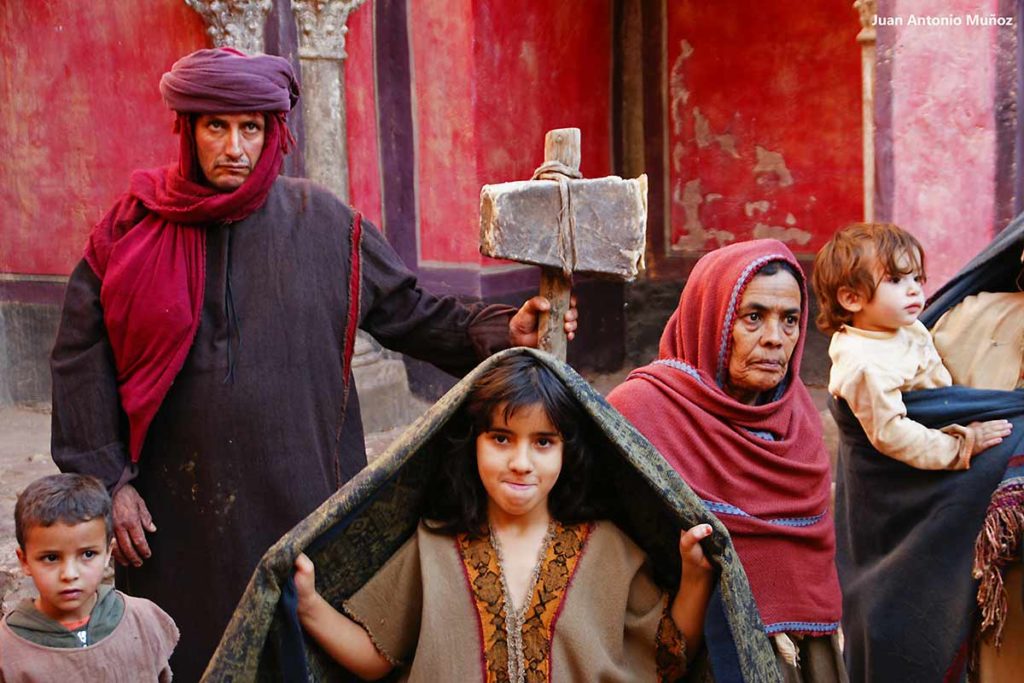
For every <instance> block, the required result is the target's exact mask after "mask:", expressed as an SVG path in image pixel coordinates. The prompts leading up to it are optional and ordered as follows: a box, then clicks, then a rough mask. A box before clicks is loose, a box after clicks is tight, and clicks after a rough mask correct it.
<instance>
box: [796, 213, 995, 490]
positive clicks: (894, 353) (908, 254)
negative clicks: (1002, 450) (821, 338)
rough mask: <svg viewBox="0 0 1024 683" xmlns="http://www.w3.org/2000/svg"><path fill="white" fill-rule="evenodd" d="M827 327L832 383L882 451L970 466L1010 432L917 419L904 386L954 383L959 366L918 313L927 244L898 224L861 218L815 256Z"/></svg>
mask: <svg viewBox="0 0 1024 683" xmlns="http://www.w3.org/2000/svg"><path fill="white" fill-rule="evenodd" d="M812 279H813V283H814V290H815V292H816V294H817V297H818V304H819V306H820V308H821V311H820V313H819V314H818V318H817V321H816V322H817V324H818V328H819V329H821V331H822V332H825V333H832V343H831V344H830V346H829V350H828V353H829V356H830V357H831V359H832V372H831V374H830V376H829V383H828V390H829V392H830V393H831V394H832V395H833V396H836V397H837V398H842V399H844V400H845V401H846V403H847V404H848V405H849V406H850V409H851V410H852V411H853V414H854V415H856V417H857V419H858V420H859V421H860V424H861V427H863V428H864V433H865V434H866V435H867V437H868V440H869V441H871V445H873V446H874V447H875V449H876V450H878V451H879V452H881V453H883V454H885V455H888V456H890V457H892V458H895V459H896V460H900V461H902V462H904V463H906V464H908V465H910V466H911V467H916V468H918V469H923V470H941V469H952V470H959V469H967V468H968V467H969V466H970V460H971V458H972V457H973V456H975V455H977V454H978V453H980V452H982V451H984V450H985V449H987V448H991V447H992V446H995V445H996V444H998V443H999V442H1001V441H1002V440H1003V438H1004V437H1006V436H1008V435H1009V434H1010V430H1011V425H1010V423H1009V422H1008V421H1006V420H991V421H989V422H973V423H971V424H970V425H968V426H966V427H962V426H960V425H949V426H947V427H944V428H943V429H941V430H938V429H928V428H927V427H925V426H924V425H922V424H920V423H918V422H914V421H913V420H910V419H908V418H907V410H906V407H905V406H904V405H903V397H902V395H901V392H904V391H913V390H915V389H933V388H937V387H948V386H950V385H951V384H952V383H953V380H952V378H951V377H950V375H949V371H948V370H947V369H946V367H945V366H944V365H943V364H942V359H941V358H940V357H939V354H938V352H937V351H936V350H935V345H934V344H933V343H932V338H931V335H930V334H929V332H928V329H927V328H926V327H925V326H924V325H923V324H921V322H920V321H918V319H917V316H918V315H919V314H920V313H921V310H922V309H923V308H924V290H923V284H924V281H925V270H924V251H923V250H922V249H921V244H920V243H919V242H918V241H917V239H915V238H914V236H913V235H911V234H910V233H908V232H906V231H905V230H903V229H901V228H899V227H897V226H895V225H892V224H888V223H854V224H853V225H850V226H848V227H846V228H844V229H843V230H841V231H839V232H838V233H836V235H835V236H833V238H832V239H831V240H830V241H829V242H828V244H826V245H825V246H824V247H823V248H822V249H821V251H819V252H818V255H817V257H815V259H814V274H813V278H812Z"/></svg>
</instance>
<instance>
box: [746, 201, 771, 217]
mask: <svg viewBox="0 0 1024 683" xmlns="http://www.w3.org/2000/svg"><path fill="white" fill-rule="evenodd" d="M770 206H771V204H770V203H769V202H768V200H767V199H762V200H760V201H756V202H747V203H746V204H744V205H743V213H745V214H746V215H747V218H752V217H753V215H754V213H755V212H757V213H768V208H769V207H770Z"/></svg>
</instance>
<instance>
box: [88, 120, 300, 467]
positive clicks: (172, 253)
mask: <svg viewBox="0 0 1024 683" xmlns="http://www.w3.org/2000/svg"><path fill="white" fill-rule="evenodd" d="M266 117H267V133H266V140H265V142H264V145H263V153H262V154H261V155H260V158H259V161H257V163H256V166H255V168H253V170H252V173H251V174H250V175H249V177H248V178H247V179H246V181H245V182H244V183H243V184H242V185H241V187H239V188H238V189H237V190H235V191H233V192H220V191H218V190H216V189H214V188H212V187H209V186H207V185H203V184H200V183H199V182H198V178H199V176H200V173H201V171H200V170H199V168H198V166H197V163H198V162H197V159H196V154H195V141H194V139H193V130H192V122H191V120H190V117H189V116H187V115H179V116H178V119H177V121H176V123H175V128H176V130H177V132H178V133H179V134H180V136H181V155H180V161H179V163H178V164H177V165H172V166H168V167H164V168H156V169H148V170H140V171H135V172H134V173H133V174H132V178H131V185H130V189H129V191H128V193H127V194H126V195H124V196H123V197H121V199H120V200H119V201H118V202H117V204H115V205H114V207H113V208H112V209H111V210H110V211H109V212H108V213H107V215H106V216H104V217H103V219H102V220H100V222H99V223H97V224H96V226H95V227H94V228H93V231H92V234H90V236H89V243H88V244H87V245H86V249H85V260H86V261H87V262H88V264H89V267H91V268H92V270H93V272H94V273H96V276H97V277H98V278H99V279H100V280H101V281H102V286H101V288H100V305H101V306H102V308H103V322H104V324H105V326H106V329H107V334H108V336H109V338H110V345H111V348H112V350H113V354H114V362H115V365H116V367H117V383H118V391H119V392H120V396H121V406H122V408H123V409H124V411H125V413H126V414H127V416H128V425H129V443H128V447H129V454H130V455H131V459H132V462H138V460H139V454H140V453H141V452H142V445H143V442H144V441H145V438H146V431H147V430H148V429H149V425H150V423H151V422H152V421H153V417H154V416H155V415H156V411H157V410H158V409H159V407H160V404H161V403H162V402H163V400H164V397H165V396H166V395H167V390H168V389H169V388H170V386H171V382H173V381H174V378H175V376H176V375H177V374H178V372H179V371H180V370H181V367H182V365H183V364H184V363H185V357H186V356H187V355H188V350H189V348H190V347H191V346H192V340H193V339H194V338H195V334H196V330H197V329H198V327H199V319H200V317H201V308H202V304H203V292H204V288H205V284H206V230H205V228H206V227H208V226H210V225H213V224H219V223H234V222H237V221H240V220H242V219H244V218H246V217H247V216H249V215H250V214H252V213H253V212H254V211H256V210H257V209H259V208H260V207H261V206H263V204H264V202H266V200H267V195H268V194H269V192H270V188H271V186H272V185H273V184H274V181H275V180H276V179H277V176H278V174H280V172H281V166H282V162H283V155H284V153H285V152H287V148H288V144H289V143H290V142H291V141H292V137H291V134H290V133H289V132H288V128H287V126H286V125H285V122H284V114H283V113H277V112H273V113H267V115H266Z"/></svg>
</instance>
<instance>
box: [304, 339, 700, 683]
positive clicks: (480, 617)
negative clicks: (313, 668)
mask: <svg viewBox="0 0 1024 683" xmlns="http://www.w3.org/2000/svg"><path fill="white" fill-rule="evenodd" d="M463 412H464V416H465V418H466V419H467V421H468V422H469V425H468V432H469V436H468V437H467V438H466V439H465V442H464V443H462V444H461V445H460V446H459V447H458V448H457V449H456V452H455V453H453V454H451V455H450V456H449V457H446V458H444V460H443V465H442V476H441V477H440V478H439V482H438V487H437V489H436V490H435V491H433V492H431V493H432V496H431V500H430V502H428V505H427V510H426V514H425V515H424V520H423V522H421V524H420V526H419V529H418V530H417V532H416V534H415V535H414V536H413V538H411V539H410V540H409V541H408V542H407V543H406V544H405V545H404V546H403V547H402V548H401V549H400V550H399V551H398V552H397V553H396V554H395V555H394V556H393V557H392V558H391V559H390V560H389V561H388V562H387V563H386V564H385V565H384V566H383V567H382V568H381V570H380V571H379V572H378V573H377V574H376V575H375V576H374V577H373V578H371V579H370V581H369V582H368V583H367V584H366V585H365V586H364V587H363V588H362V589H360V590H359V591H358V592H357V593H356V594H355V595H353V596H352V597H351V598H350V599H349V600H347V601H346V602H345V603H344V606H343V607H344V610H345V612H346V614H347V616H346V615H343V614H341V613H339V612H338V611H337V610H335V609H334V608H333V607H331V605H330V604H328V603H327V602H326V601H325V600H324V599H323V598H322V597H321V596H320V595H318V594H317V592H316V589H315V587H314V569H313V564H312V562H311V561H310V560H309V558H307V557H306V556H305V555H301V556H299V558H298V559H297V560H296V562H295V568H296V573H295V585H296V589H297V592H298V598H299V604H298V614H299V619H300V621H301V623H302V626H303V627H304V628H305V629H306V631H307V632H308V633H309V634H310V635H311V636H312V637H313V638H314V639H315V640H316V641H317V642H318V643H319V644H320V645H321V647H323V648H324V650H325V651H326V652H327V653H328V654H329V655H330V656H331V657H333V658H334V659H335V660H336V661H338V662H339V663H341V664H342V665H343V666H344V667H345V668H347V669H349V670H350V671H352V672H353V673H355V674H357V675H358V676H360V677H362V678H367V679H376V678H380V677H382V676H384V675H386V674H387V673H388V672H390V671H391V670H392V669H393V668H394V667H396V666H403V667H405V671H404V672H403V675H404V676H405V677H408V679H410V680H426V681H432V680H460V681H461V680H467V681H468V680H509V681H533V680H549V679H550V678H551V677H552V676H554V677H555V678H556V679H561V680H573V681H575V680H621V681H627V680H628V681H638V680H650V681H653V680H663V679H674V678H676V677H678V676H679V675H681V674H682V673H683V671H684V670H685V666H686V663H687V659H688V654H689V655H691V656H692V654H693V653H695V652H696V651H697V650H698V649H699V647H700V644H701V636H702V625H703V621H704V611H705V607H706V604H707V601H708V597H709V595H710V591H711V586H712V572H711V566H710V564H709V563H708V561H707V559H706V558H705V557H704V554H703V551H702V550H701V547H700V543H699V541H700V540H701V539H704V538H707V537H708V536H709V535H710V533H711V527H710V526H709V525H707V524H701V525H698V526H696V527H693V528H692V529H690V530H688V531H686V532H683V533H682V534H681V535H680V540H679V552H680V556H681V559H682V577H681V579H680V585H679V590H678V591H677V592H676V594H675V596H667V595H665V594H664V593H663V592H662V591H661V590H660V589H659V588H658V587H657V586H656V585H655V584H654V582H653V580H652V578H651V573H650V570H649V567H648V566H647V561H646V556H645V555H644V554H643V552H642V551H641V550H640V549H639V548H638V547H637V546H636V545H635V544H634V543H633V542H632V541H631V540H630V539H629V538H628V537H627V536H626V535H625V534H624V533H623V532H621V531H620V530H619V529H618V528H617V527H616V526H615V525H614V524H612V523H610V522H605V521H593V520H594V519H595V510H594V509H593V508H592V507H591V498H592V496H591V495H590V485H589V479H590V477H589V468H590V464H591V463H590V460H591V455H590V453H588V448H587V444H586V443H585V438H584V433H583V430H584V429H585V425H586V424H587V423H588V420H587V418H586V417H585V416H584V414H583V412H582V410H581V409H580V407H579V406H578V404H577V403H576V401H575V400H574V399H573V397H572V396H571V395H570V393H569V391H568V390H567V389H566V387H565V386H564V385H563V384H562V382H561V381H560V380H559V379H558V378H557V377H556V376H555V375H554V374H553V373H552V372H551V371H550V370H548V369H547V368H546V367H545V366H544V365H542V364H541V363H540V361H538V360H537V359H536V358H534V357H533V356H530V355H520V356H509V357H508V358H506V359H505V360H504V361H502V362H500V363H498V364H497V365H495V366H494V367H493V368H492V369H491V370H489V371H488V372H487V373H485V374H484V375H482V376H481V377H480V378H479V380H478V381H477V382H476V384H475V385H474V387H473V389H472V391H471V393H470V395H469V397H468V398H467V400H466V403H465V405H464V407H463Z"/></svg>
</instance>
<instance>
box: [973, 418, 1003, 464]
mask: <svg viewBox="0 0 1024 683" xmlns="http://www.w3.org/2000/svg"><path fill="white" fill-rule="evenodd" d="M967 428H968V429H970V430H971V431H973V432H974V448H973V449H972V450H971V456H975V455H977V454H978V453H981V452H982V451H984V450H987V449H989V448H992V447H993V446H995V445H997V444H1000V443H1002V442H1003V439H1005V438H1006V437H1008V436H1009V435H1010V432H1012V431H1013V425H1012V424H1010V423H1009V421H1007V420H989V421H988V422H972V423H971V424H969V425H967Z"/></svg>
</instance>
